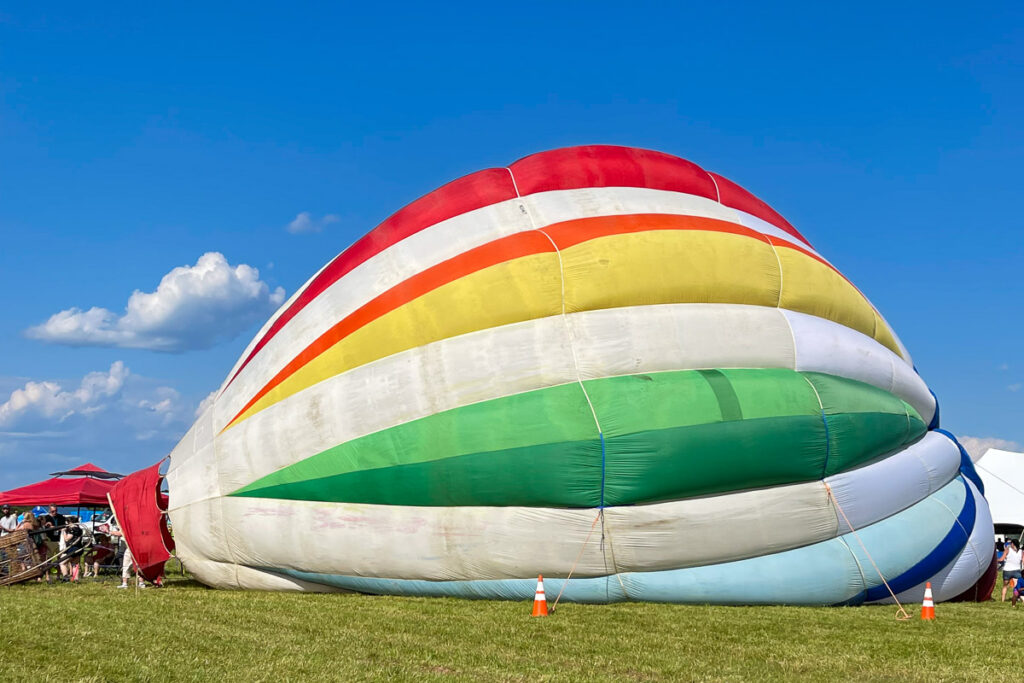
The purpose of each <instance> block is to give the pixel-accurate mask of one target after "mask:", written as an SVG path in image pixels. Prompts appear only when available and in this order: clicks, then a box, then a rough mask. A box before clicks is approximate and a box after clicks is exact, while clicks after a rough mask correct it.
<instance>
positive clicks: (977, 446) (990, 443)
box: [957, 436, 1024, 460]
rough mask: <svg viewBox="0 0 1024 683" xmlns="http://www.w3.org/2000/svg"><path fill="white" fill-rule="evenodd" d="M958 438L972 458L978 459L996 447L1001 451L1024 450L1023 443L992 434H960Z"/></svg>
mask: <svg viewBox="0 0 1024 683" xmlns="http://www.w3.org/2000/svg"><path fill="white" fill-rule="evenodd" d="M957 439H958V440H959V441H960V443H961V444H962V445H963V447H964V448H965V449H967V452H968V453H969V454H970V456H971V460H977V459H978V458H980V457H981V456H983V455H984V454H985V451H987V450H988V449H990V448H996V449H999V450H1001V451H1020V450H1024V449H1022V448H1021V445H1020V444H1019V443H1017V442H1016V441H1009V440H1007V439H998V438H996V437H991V436H959V437H957Z"/></svg>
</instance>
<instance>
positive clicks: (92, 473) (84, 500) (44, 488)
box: [0, 463, 117, 507]
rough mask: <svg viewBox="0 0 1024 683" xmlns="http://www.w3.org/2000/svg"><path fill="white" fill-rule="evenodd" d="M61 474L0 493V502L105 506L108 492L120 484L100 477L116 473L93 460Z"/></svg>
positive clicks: (22, 504)
mask: <svg viewBox="0 0 1024 683" xmlns="http://www.w3.org/2000/svg"><path fill="white" fill-rule="evenodd" d="M59 474H60V475H61V476H57V477H53V478H52V479H46V480H44V481H39V482H36V483H35V484H29V485H27V486H22V487H21V488H17V489H11V490H10V491H4V492H3V493H0V505H16V506H18V505H20V506H28V505H49V504H51V503H52V504H54V505H62V506H69V507H70V506H79V507H106V506H107V493H108V492H109V491H110V489H112V488H114V484H116V483H117V481H116V480H115V479H105V478H98V477H97V475H98V474H101V475H111V474H113V473H112V472H107V471H106V470H104V469H102V468H99V467H97V466H96V465H93V464H92V463H86V464H85V465H81V466H80V467H76V468H75V469H73V470H68V471H67V472H63V473H59ZM68 475H70V476H68ZM65 477H66V478H65Z"/></svg>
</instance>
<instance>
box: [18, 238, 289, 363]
mask: <svg viewBox="0 0 1024 683" xmlns="http://www.w3.org/2000/svg"><path fill="white" fill-rule="evenodd" d="M284 295H285V292H284V289H282V288H281V287H278V288H276V289H274V290H273V291H271V289H270V286H269V285H267V283H266V282H264V281H262V280H260V272H259V270H257V269H256V268H253V267H252V266H249V265H246V264H244V263H243V264H239V265H237V266H232V265H231V264H229V263H228V261H227V259H226V258H224V255H223V254H221V253H219V252H208V253H206V254H203V255H202V256H200V257H199V260H198V261H196V264H195V265H194V266H180V267H178V268H175V269H173V270H172V271H171V272H169V273H167V274H166V275H164V276H163V278H162V279H161V280H160V284H159V285H158V286H157V288H156V291H154V292H141V291H139V290H135V292H133V293H132V295H131V297H129V299H128V305H127V306H126V307H125V312H124V314H123V315H118V314H116V313H114V312H113V311H110V310H108V309H106V308H99V307H93V308H90V309H88V310H82V309H79V308H69V309H66V310H63V311H61V312H59V313H55V314H53V315H52V316H50V319H49V320H47V321H46V322H45V323H42V324H41V325H36V326H34V327H30V328H29V329H28V330H26V331H25V334H26V336H28V337H30V338H32V339H39V340H41V341H46V342H50V343H54V344H64V345H67V346H111V347H120V348H134V349H150V350H153V351H165V352H171V353H179V352H182V351H189V350H193V349H206V348H210V347H211V346H214V345H216V344H218V343H220V342H222V341H227V340H229V339H232V338H234V337H236V336H237V335H238V334H240V333H241V332H242V331H244V330H245V329H247V328H248V327H250V326H251V325H253V324H254V323H258V322H262V321H263V320H265V319H266V318H267V317H268V316H269V315H270V314H271V313H272V312H273V311H274V310H276V309H277V307H278V306H280V305H281V303H282V302H283V301H284V298H285V296H284Z"/></svg>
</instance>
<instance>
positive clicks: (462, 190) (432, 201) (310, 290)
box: [228, 168, 516, 384]
mask: <svg viewBox="0 0 1024 683" xmlns="http://www.w3.org/2000/svg"><path fill="white" fill-rule="evenodd" d="M515 196H516V193H515V190H514V189H513V187H512V177H511V176H510V175H509V173H508V171H507V170H506V169H504V168H489V169H486V170H484V171H477V172H476V173H471V174H470V175H467V176H463V177H462V178H459V179H458V180H453V181H452V182H450V183H448V184H447V185H443V186H441V187H439V188H438V189H436V190H434V191H433V192H431V193H429V194H426V195H424V196H422V197H420V198H419V199H417V200H416V201H414V202H413V203H412V204H408V205H406V206H405V207H403V208H401V209H399V210H398V211H396V212H395V213H394V214H392V215H391V217H390V218H388V219H387V220H385V221H384V222H383V223H381V224H380V225H378V226H377V227H376V228H374V229H373V230H371V231H370V232H368V233H367V234H365V235H363V236H362V237H361V238H359V239H358V240H356V242H355V243H354V244H353V245H352V246H351V247H349V248H348V249H346V250H345V251H343V252H341V253H340V254H339V255H338V256H336V257H335V259H334V260H333V261H331V262H330V264H328V266H327V267H326V268H324V269H323V270H322V271H320V273H319V274H318V275H317V276H316V278H315V279H314V280H313V281H312V282H310V283H309V286H308V287H306V289H304V290H303V291H302V293H301V294H299V296H298V297H297V298H296V299H295V301H293V302H292V304H291V306H289V307H288V309H287V310H286V311H284V312H283V313H281V315H280V316H278V318H277V320H275V321H274V324H273V325H271V326H270V329H269V330H267V333H266V334H264V335H263V338H262V339H260V340H259V342H258V343H257V344H256V346H254V347H253V349H252V351H251V352H250V353H249V355H248V356H246V357H245V360H244V361H242V364H241V365H240V366H238V370H237V371H236V372H235V374H234V375H232V376H231V379H232V380H234V379H235V377H237V376H238V373H239V372H241V371H242V368H244V367H245V366H246V365H248V364H249V361H250V360H252V358H253V356H255V355H256V354H257V353H259V351H260V349H262V348H263V347H264V346H265V345H266V344H267V342H269V341H270V340H271V339H273V338H274V335H276V334H277V333H278V331H279V330H280V329H281V328H282V327H284V326H285V325H286V324H287V323H288V321H289V320H291V319H292V318H294V317H295V315H296V314H297V313H298V312H299V311H301V310H302V309H303V308H304V307H305V306H306V304H308V303H309V302H310V301H312V300H313V299H315V298H316V297H317V296H319V295H320V294H321V293H323V291H324V290H325V289H327V288H328V287H330V286H331V285H332V284H334V283H335V282H337V281H338V280H340V279H341V278H342V277H344V276H345V275H347V274H348V273H349V272H350V271H351V270H352V269H353V268H355V267H356V266H358V265H359V264H361V263H363V262H365V261H366V260H367V259H369V258H371V257H373V256H375V255H376V254H378V253H380V252H382V251H384V250H385V249H387V248H388V247H390V246H392V245H393V244H396V243H398V242H401V241H402V240H404V239H405V238H406V237H409V236H410V235H414V234H416V233H417V232H419V231H420V230H424V229H425V228H429V227H430V226H431V225H434V224H435V223H440V222H441V221H443V220H447V219H449V218H452V217H453V216H458V215H460V214H463V213H466V212H467V211H473V210H474V209H479V208H482V207H484V206H490V205H491V204H497V203H498V202H503V201H505V200H508V199H513V198H514V197H515ZM228 383H229V384H230V382H228Z"/></svg>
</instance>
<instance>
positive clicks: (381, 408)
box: [168, 146, 992, 604]
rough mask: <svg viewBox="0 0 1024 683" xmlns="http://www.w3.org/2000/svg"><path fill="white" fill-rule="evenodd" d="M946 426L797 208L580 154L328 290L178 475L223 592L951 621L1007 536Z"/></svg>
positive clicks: (231, 397) (673, 164)
mask: <svg viewBox="0 0 1024 683" xmlns="http://www.w3.org/2000/svg"><path fill="white" fill-rule="evenodd" d="M814 230H815V231H816V232H819V233H820V232H823V231H826V230H828V226H827V225H822V226H814ZM937 426H938V416H937V406H936V401H935V398H934V396H933V395H932V393H931V392H930V391H929V389H928V387H927V385H926V384H925V382H924V381H923V379H922V378H921V377H919V376H918V374H917V373H916V372H915V370H914V367H913V365H912V362H911V359H910V355H909V354H908V352H907V350H906V349H905V348H904V347H903V345H902V344H901V343H900V341H899V339H898V338H897V336H896V334H895V332H894V331H893V330H892V329H891V327H890V326H889V325H888V324H887V323H886V321H885V319H884V318H883V317H882V316H881V315H880V314H879V312H878V311H877V310H876V309H875V308H874V307H873V306H872V305H871V303H870V302H869V301H868V300H867V299H866V298H865V296H864V295H863V294H862V293H861V292H860V291H858V289H857V288H856V287H855V286H854V285H853V284H852V283H851V282H849V281H848V280H847V279H846V278H845V277H844V276H843V275H842V274H841V273H840V272H839V271H838V270H837V269H836V267H835V266H833V265H832V264H831V263H830V262H829V261H828V260H827V259H826V257H825V256H824V255H822V254H819V253H818V252H817V251H815V249H814V247H813V246H812V245H811V244H810V242H809V241H808V240H807V239H805V238H804V237H803V236H802V235H801V234H800V233H799V232H798V231H797V230H796V229H795V228H794V227H793V226H791V225H790V224H789V223H788V222H787V221H786V220H785V219H784V218H782V217H781V216H780V215H779V214H778V213H776V212H775V211H773V210H772V209H771V208H770V207H769V206H768V205H766V204H765V203H763V202H761V201H760V200H759V199H757V198H755V197H754V196H753V195H751V194H750V193H748V192H747V191H745V190H744V189H742V188H741V187H739V186H738V185H736V184H735V183H733V182H731V181H729V180H727V179H726V178H724V177H722V176H719V175H717V174H715V173H711V172H707V171H705V170H703V169H702V168H700V167H699V166H697V165H695V164H693V163H691V162H688V161H684V160H682V159H679V158H677V157H673V156H669V155H666V154H662V153H659V152H653V151H647V150H640V149H631V148H625V147H607V146H591V147H575V148H568V149H560V150H555V151H550V152H544V153H540V154H535V155H533V156H529V157H526V158H525V159H522V160H520V161H517V162H515V163H513V164H511V165H510V166H508V167H507V168H493V169H487V170H484V171H480V172H477V173H473V174H471V175H468V176H466V177H464V178H461V179H459V180H456V181H454V182H452V183H449V184H448V185H445V186H443V187H441V188H439V189H438V190H435V191H434V192H432V193H430V194H428V195H426V196H425V197H422V198H420V199H418V200H416V201H415V202H413V203H412V204H410V205H408V206H406V207H404V208H403V209H401V210H400V211H398V212H397V213H395V214H394V215H392V216H391V217H390V218H388V219H387V220H386V221H385V222H384V223H382V224H381V225H379V226H378V227H376V228H375V229H374V230H372V231H371V232H369V233H368V234H367V235H365V236H364V237H363V238H361V239H360V240H358V241H357V242H356V243H355V244H353V245H352V246H351V247H349V248H348V249H346V250H345V251H344V252H342V253H341V254H340V255H339V256H337V257H336V258H334V259H333V260H332V261H330V262H329V263H328V264H327V265H326V266H325V267H324V268H323V269H322V270H321V271H320V272H319V273H317V274H316V275H314V276H313V278H312V279H310V280H309V281H308V282H307V283H306V284H305V285H304V286H303V288H302V289H301V290H299V291H298V292H297V293H296V294H295V295H294V296H293V297H292V298H291V299H290V300H289V301H287V302H286V303H285V304H284V305H283V306H282V307H281V309H280V310H279V311H278V312H277V313H276V314H275V315H274V317H273V318H272V319H271V320H269V321H268V322H267V323H266V325H265V326H264V327H263V329H262V330H261V331H260V332H259V334H258V335H257V336H256V338H255V339H254V340H253V341H252V343H251V344H250V345H249V347H248V348H247V349H246V350H245V352H244V353H243V354H242V356H241V358H240V359H239V360H238V362H237V364H236V365H235V367H234V368H233V369H232V371H231V373H230V374H229V375H228V377H227V378H226V379H225V381H224V383H223V385H222V387H221V389H220V391H219V393H218V394H217V396H216V400H215V401H213V402H212V404H211V405H210V406H209V408H208V409H207V410H206V412H205V413H203V415H202V416H201V417H200V418H199V420H198V421H197V422H196V424H195V425H194V426H193V427H192V429H191V430H190V431H189V432H188V434H187V435H186V436H185V437H184V439H182V441H181V443H180V444H179V445H178V446H177V448H176V449H175V450H174V452H173V454H172V456H171V464H170V469H169V472H168V482H169V485H170V491H171V499H170V508H171V509H170V516H171V520H172V522H173V526H174V531H175V536H176V541H177V544H178V553H179V555H180V556H181V557H182V558H183V560H184V561H185V563H186V565H187V567H188V568H189V569H190V570H191V571H192V572H193V574H194V575H195V576H196V577H197V578H199V579H200V580H201V581H203V582H205V583H207V584H210V585H212V586H218V587H234V588H261V589H298V590H336V589H337V590H354V591H364V592H370V593H389V594H410V595H454V596H466V597H495V598H517V599H530V598H532V596H533V591H534V588H535V584H536V576H537V574H539V573H543V574H544V575H545V577H546V578H548V579H549V582H548V586H547V588H548V591H549V593H557V592H558V591H560V590H562V588H563V583H562V581H561V580H559V577H562V578H564V577H566V576H567V575H568V574H569V573H570V571H571V572H572V579H571V580H570V581H569V582H568V584H567V585H565V586H564V589H565V590H564V595H563V599H566V600H575V601H585V602H614V601H620V600H651V601H669V602H710V603H736V604H753V603H792V604H851V603H861V602H868V601H875V600H884V599H890V598H889V591H888V589H887V588H886V587H885V586H884V585H883V583H882V579H881V576H884V577H885V578H886V579H887V581H888V584H889V587H890V588H891V589H892V590H893V592H895V593H896V594H897V596H899V597H900V598H901V599H912V598H917V599H919V596H920V594H921V593H922V592H923V585H924V582H925V581H931V582H932V587H933V589H934V592H935V596H936V599H938V600H946V599H950V598H953V597H954V596H957V595H958V594H960V593H962V592H964V591H965V590H967V589H969V588H970V587H971V586H973V585H974V584H975V583H976V582H977V581H978V579H979V577H981V576H982V574H984V573H985V572H986V570H987V569H988V568H989V566H990V562H991V558H992V521H991V518H990V517H989V514H988V506H987V504H986V502H985V500H984V498H983V497H982V495H981V492H980V491H979V487H980V485H979V484H978V482H977V479H976V476H975V475H974V472H973V469H972V467H971V465H970V460H969V459H965V458H964V455H963V453H962V449H960V448H959V446H958V444H957V443H956V442H955V440H954V439H953V438H952V436H950V435H948V434H946V433H944V432H941V431H939V430H937ZM854 529H855V530H856V534H857V535H856V536H854V535H853V530H854ZM872 567H877V570H875V569H873V568H872Z"/></svg>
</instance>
